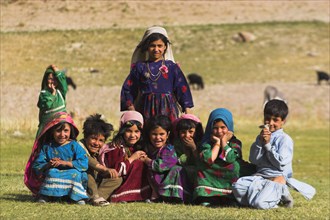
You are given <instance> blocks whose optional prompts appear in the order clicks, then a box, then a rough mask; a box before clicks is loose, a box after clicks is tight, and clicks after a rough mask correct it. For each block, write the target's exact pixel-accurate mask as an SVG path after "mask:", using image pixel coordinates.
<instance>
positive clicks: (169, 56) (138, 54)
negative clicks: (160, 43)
mask: <svg viewBox="0 0 330 220" xmlns="http://www.w3.org/2000/svg"><path fill="white" fill-rule="evenodd" d="M154 33H159V34H162V35H164V36H165V37H166V38H167V39H169V38H168V35H167V32H166V30H165V28H163V27H159V26H152V27H149V28H148V29H147V30H146V31H145V33H144V35H143V37H142V40H141V41H140V43H139V44H138V45H137V47H136V48H135V51H134V53H133V55H132V59H131V64H133V63H136V62H138V61H145V60H146V54H144V53H142V51H141V45H143V43H144V41H145V40H146V39H147V38H148V37H149V36H150V35H151V34H154ZM166 47H167V49H166V53H165V60H172V61H173V62H175V61H174V57H173V52H172V48H171V44H170V43H168V44H167V45H166Z"/></svg>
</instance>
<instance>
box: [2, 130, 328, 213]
mask: <svg viewBox="0 0 330 220" xmlns="http://www.w3.org/2000/svg"><path fill="white" fill-rule="evenodd" d="M250 127H251V126H244V127H243V128H241V130H240V131H239V132H238V133H237V136H238V137H240V138H241V140H242V141H243V143H244V147H243V150H244V156H245V158H247V156H248V150H249V145H250V143H251V142H252V141H253V138H251V137H254V136H255V134H256V132H257V130H251V129H250ZM287 132H288V133H289V134H290V135H291V136H292V138H293V139H294V141H295V154H294V160H293V169H294V176H295V178H297V179H299V180H301V181H304V182H307V183H309V184H311V185H313V186H314V187H315V188H316V189H317V194H316V196H315V197H314V198H313V199H312V200H311V201H306V200H305V199H304V198H303V197H302V196H301V195H300V194H299V193H297V192H295V191H293V190H291V192H292V195H293V197H294V200H295V204H294V208H293V209H285V208H279V209H274V210H267V211H262V210H254V209H248V208H205V207H201V206H190V205H189V206H187V205H170V204H145V203H128V204H111V205H110V206H108V207H103V208H99V207H93V206H89V205H88V206H84V207H82V206H78V205H64V204H59V203H53V204H45V205H41V204H36V203H34V202H33V199H32V196H31V194H30V192H29V191H28V189H27V188H26V187H25V186H24V184H23V170H24V167H25V163H26V161H27V158H28V155H29V153H30V150H31V144H32V142H33V135H34V134H32V133H31V135H30V137H29V138H13V137H10V135H2V138H1V170H0V173H1V193H0V203H1V214H0V217H1V219H35V218H43V219H89V218H94V219H100V218H107V219H329V199H330V198H329V130H328V129H318V128H317V127H316V128H314V127H311V128H310V129H300V130H297V129H290V128H288V129H287Z"/></svg>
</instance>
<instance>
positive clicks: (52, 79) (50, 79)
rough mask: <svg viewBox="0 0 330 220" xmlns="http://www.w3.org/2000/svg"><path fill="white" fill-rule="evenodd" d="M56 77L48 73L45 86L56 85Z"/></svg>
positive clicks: (50, 87)
mask: <svg viewBox="0 0 330 220" xmlns="http://www.w3.org/2000/svg"><path fill="white" fill-rule="evenodd" d="M57 84H58V83H57V79H56V78H55V76H54V74H53V73H50V74H49V75H48V77H47V87H48V88H49V89H52V88H53V87H55V88H56V87H57Z"/></svg>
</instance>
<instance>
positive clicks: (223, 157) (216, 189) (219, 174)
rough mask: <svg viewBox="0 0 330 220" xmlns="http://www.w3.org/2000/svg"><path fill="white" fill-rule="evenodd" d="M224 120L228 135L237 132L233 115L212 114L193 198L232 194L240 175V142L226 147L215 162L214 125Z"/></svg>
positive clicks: (224, 112)
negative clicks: (213, 154)
mask: <svg viewBox="0 0 330 220" xmlns="http://www.w3.org/2000/svg"><path fill="white" fill-rule="evenodd" d="M218 119H221V120H222V121H223V122H224V123H225V124H226V126H227V128H228V130H229V131H232V132H234V122H233V118H232V114H231V112H230V111H228V110H227V109H224V108H218V109H215V110H213V111H212V112H211V114H210V116H209V119H208V122H207V125H206V129H205V133H204V136H203V139H202V145H201V147H200V149H199V152H200V161H198V164H197V186H196V188H195V191H194V198H195V199H197V197H221V196H228V195H231V194H232V184H233V183H234V182H236V181H237V179H238V178H239V175H240V163H239V161H238V160H239V159H240V158H242V152H241V146H242V144H241V141H240V140H238V139H237V138H236V137H235V136H233V137H232V138H231V139H230V140H229V141H228V143H227V145H226V146H224V147H223V148H221V149H222V150H221V149H220V151H219V154H218V155H217V158H216V159H215V160H214V161H213V162H212V159H211V157H212V148H213V143H212V142H211V135H212V130H213V125H214V122H215V121H216V120H218Z"/></svg>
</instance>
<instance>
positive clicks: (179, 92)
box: [120, 60, 194, 121]
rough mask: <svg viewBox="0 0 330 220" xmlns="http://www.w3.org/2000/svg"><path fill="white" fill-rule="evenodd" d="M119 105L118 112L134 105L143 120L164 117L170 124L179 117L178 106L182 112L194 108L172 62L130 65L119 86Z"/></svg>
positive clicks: (176, 66)
mask: <svg viewBox="0 0 330 220" xmlns="http://www.w3.org/2000/svg"><path fill="white" fill-rule="evenodd" d="M163 64H164V65H165V66H164V65H163ZM161 67H162V68H161ZM161 69H162V70H163V71H161ZM120 104H121V106H120V109H121V111H125V110H128V107H129V106H131V105H133V104H134V106H135V109H136V110H137V111H139V112H140V113H141V114H142V115H143V116H144V118H145V120H147V119H149V118H150V117H152V116H154V115H166V116H168V117H169V118H170V119H171V121H174V120H175V119H176V118H178V116H179V108H178V105H177V104H179V105H180V106H181V109H182V111H185V109H186V108H192V107H193V106H194V104H193V100H192V96H191V92H190V88H189V85H188V83H187V80H186V78H185V76H184V74H183V72H182V71H181V69H180V67H179V65H178V64H176V63H174V62H172V61H171V60H166V61H162V60H160V61H158V62H138V63H136V64H133V65H132V68H131V72H130V74H129V75H128V77H127V78H126V80H125V82H124V84H123V86H122V90H121V97H120Z"/></svg>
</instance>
